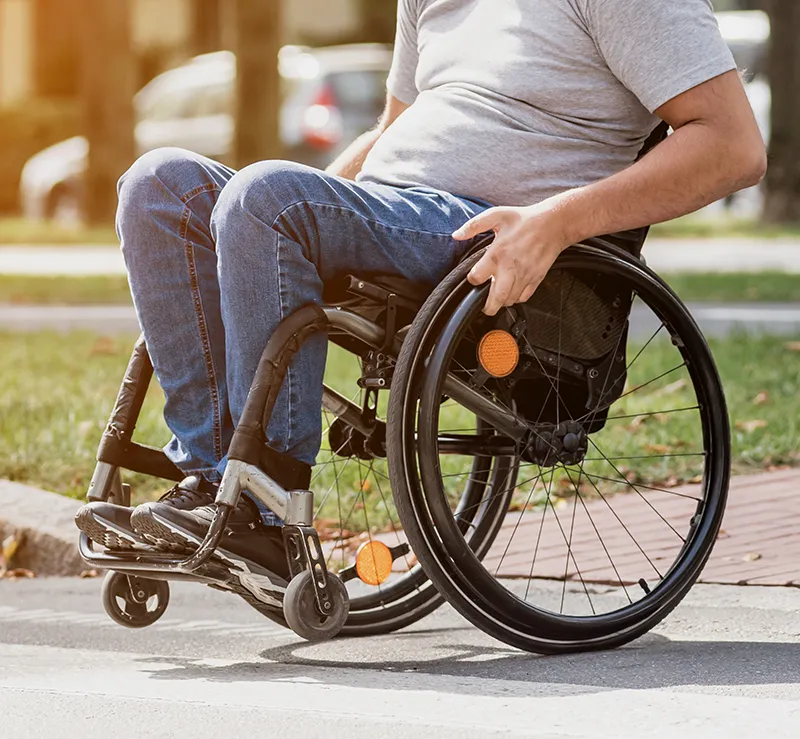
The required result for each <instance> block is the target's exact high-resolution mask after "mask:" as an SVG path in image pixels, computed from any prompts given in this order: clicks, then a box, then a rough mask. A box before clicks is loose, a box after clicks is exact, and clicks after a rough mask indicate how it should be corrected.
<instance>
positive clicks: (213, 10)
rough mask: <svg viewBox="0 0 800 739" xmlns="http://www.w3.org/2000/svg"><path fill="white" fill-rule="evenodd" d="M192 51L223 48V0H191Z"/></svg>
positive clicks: (199, 51) (205, 51) (193, 52)
mask: <svg viewBox="0 0 800 739" xmlns="http://www.w3.org/2000/svg"><path fill="white" fill-rule="evenodd" d="M190 8H191V31H190V47H191V53H192V54H193V55H194V54H206V53H208V52H209V51H219V50H220V49H222V48H223V47H222V7H221V0H191V6H190Z"/></svg>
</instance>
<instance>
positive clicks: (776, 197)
mask: <svg viewBox="0 0 800 739" xmlns="http://www.w3.org/2000/svg"><path fill="white" fill-rule="evenodd" d="M767 9H768V12H769V15H770V20H771V22H772V34H771V43H770V51H769V62H768V67H769V79H770V86H771V88H772V135H771V139H770V152H769V153H770V157H769V171H768V173H767V185H766V190H767V199H766V203H765V207H764V220H765V221H766V222H767V223H795V222H798V221H800V126H798V121H800V94H799V91H800V44H798V42H797V40H798V37H800V3H799V2H796V1H795V2H786V0H768V3H767Z"/></svg>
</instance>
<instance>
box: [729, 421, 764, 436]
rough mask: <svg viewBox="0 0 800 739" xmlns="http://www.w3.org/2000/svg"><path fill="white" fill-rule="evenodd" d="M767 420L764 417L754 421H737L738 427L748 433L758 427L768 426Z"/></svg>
mask: <svg viewBox="0 0 800 739" xmlns="http://www.w3.org/2000/svg"><path fill="white" fill-rule="evenodd" d="M767 425H768V424H767V422H766V421H764V420H762V419H760V418H759V419H755V420H752V421H737V422H736V428H737V429H739V430H740V431H746V432H747V433H748V434H752V433H753V431H757V430H758V429H763V428H766V427H767Z"/></svg>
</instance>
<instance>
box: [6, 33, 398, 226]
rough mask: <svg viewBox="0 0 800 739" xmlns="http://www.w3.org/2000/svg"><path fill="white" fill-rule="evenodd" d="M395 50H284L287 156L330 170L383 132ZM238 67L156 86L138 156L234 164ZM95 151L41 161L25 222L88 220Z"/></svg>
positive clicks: (23, 188)
mask: <svg viewBox="0 0 800 739" xmlns="http://www.w3.org/2000/svg"><path fill="white" fill-rule="evenodd" d="M391 59H392V52H391V49H390V48H388V47H386V46H382V45H378V44H355V45H350V46H331V47H326V48H317V49H310V48H306V47H297V46H288V47H285V48H283V49H282V50H281V53H280V59H279V67H280V74H281V79H282V88H283V90H282V97H283V103H282V107H281V112H280V128H281V137H282V140H283V144H284V155H285V156H286V158H288V159H293V160H295V161H299V162H303V163H305V164H309V165H311V166H315V167H324V166H326V165H327V164H328V163H329V162H330V161H331V160H332V159H333V158H334V157H335V156H336V155H337V154H339V153H340V152H341V151H342V150H343V149H344V148H345V147H346V146H347V144H349V143H350V142H351V141H352V140H353V139H355V138H356V137H357V136H359V135H360V134H361V133H363V132H364V131H366V130H368V129H369V128H371V127H372V126H374V125H375V123H376V121H377V120H378V118H379V116H380V114H381V112H382V110H383V106H384V103H385V98H386V76H387V75H388V72H389V67H390V65H391ZM235 76H236V59H235V57H234V55H233V54H232V53H231V52H228V51H220V52H214V53H211V54H203V55H202V56H198V57H195V58H193V59H191V60H189V61H187V62H186V63H185V64H182V65H180V66H179V67H176V68H175V69H171V70H168V71H167V72H164V73H162V74H160V75H159V76H158V77H156V78H154V79H153V80H152V81H151V82H149V83H148V84H147V85H146V86H145V87H143V88H142V90H140V91H139V92H138V93H137V95H136V97H135V98H134V109H135V115H136V128H135V141H136V147H137V150H138V152H139V153H143V152H145V151H148V150H150V149H155V148H158V147H161V146H180V147H183V148H185V149H191V150H192V151H196V152H198V153H199V154H204V155H205V156H209V157H212V158H215V159H219V160H222V161H225V160H226V159H228V158H229V156H230V153H231V150H232V147H233V135H234V122H233V120H234V119H233V106H234V81H235ZM88 154H89V144H88V142H87V140H86V139H85V138H83V137H80V136H76V137H74V138H71V139H67V140H66V141H62V142H60V143H58V144H55V145H54V146H50V147H48V148H47V149H44V150H43V151H40V152H39V153H37V154H35V155H34V156H33V157H31V158H30V159H29V160H28V162H27V163H26V164H25V167H24V169H23V172H22V177H21V182H20V200H21V205H22V212H23V215H24V216H25V217H27V218H32V219H43V218H56V219H59V220H74V219H78V218H79V217H80V204H81V192H82V182H83V177H84V174H85V172H86V168H87V166H88Z"/></svg>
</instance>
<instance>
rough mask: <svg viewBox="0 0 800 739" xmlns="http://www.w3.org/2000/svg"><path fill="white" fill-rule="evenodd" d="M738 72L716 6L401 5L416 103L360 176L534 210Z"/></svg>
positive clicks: (434, 0) (601, 0)
mask: <svg viewBox="0 0 800 739" xmlns="http://www.w3.org/2000/svg"><path fill="white" fill-rule="evenodd" d="M734 68H735V63H734V61H733V57H732V55H731V53H730V51H729V50H728V48H727V46H726V45H725V42H724V41H723V39H722V37H721V35H720V32H719V28H718V26H717V23H716V19H715V18H714V13H713V11H712V8H711V3H710V0H399V12H398V27H397V41H396V45H395V56H394V61H393V64H392V70H391V72H390V74H389V80H388V89H389V92H390V93H391V94H392V95H394V96H395V97H396V98H398V99H399V100H401V101H402V102H404V103H413V105H412V106H411V107H410V108H409V109H408V110H406V111H405V112H404V113H403V114H402V115H401V116H400V117H399V118H398V119H397V120H396V121H395V122H394V123H393V124H392V126H390V127H389V129H388V130H387V131H386V132H385V133H384V134H383V135H382V136H381V137H380V139H379V140H378V142H377V143H376V145H375V147H374V148H373V149H372V151H371V152H370V154H369V156H368V157H367V159H366V162H365V163H364V167H363V170H362V173H361V175H360V176H359V179H360V180H365V181H373V182H384V183H388V184H391V185H397V186H400V187H408V186H413V185H425V186H429V187H434V188H437V189H441V190H446V191H448V192H451V193H454V194H457V195H463V196H466V197H473V198H478V199H482V200H487V201H489V202H490V203H493V204H495V205H530V204H532V203H536V202H539V201H541V200H543V199H545V198H547V197H549V196H552V195H556V194H558V193H561V192H564V191H565V190H568V189H571V188H574V187H580V186H583V185H587V184H590V183H592V182H596V181H597V180H600V179H603V178H605V177H609V176H611V175H613V174H615V173H617V172H619V171H621V170H622V169H624V168H625V167H627V166H629V165H630V164H631V163H633V162H634V161H635V159H636V156H637V154H638V153H639V150H640V149H641V147H642V144H643V143H644V141H645V140H646V138H647V136H648V135H649V134H650V133H651V132H652V130H653V129H654V128H655V126H656V125H657V124H658V122H659V119H658V118H657V117H656V116H655V115H654V114H653V111H655V110H656V109H657V108H659V107H660V106H661V105H663V104H664V103H666V102H667V101H669V100H671V99H672V98H674V97H676V96H677V95H679V94H681V93H683V92H685V91H687V90H689V89H691V88H693V87H696V86H697V85H699V84H701V83H703V82H706V81H707V80H709V79H712V78H713V77H716V76H718V75H720V74H722V73H724V72H727V71H730V70H731V69H734Z"/></svg>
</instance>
